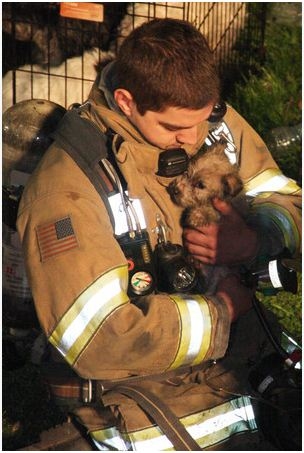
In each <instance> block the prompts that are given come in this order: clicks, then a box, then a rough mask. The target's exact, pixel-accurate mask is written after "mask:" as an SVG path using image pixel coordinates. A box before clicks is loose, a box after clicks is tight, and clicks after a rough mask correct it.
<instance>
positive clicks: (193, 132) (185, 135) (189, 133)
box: [176, 126, 197, 145]
mask: <svg viewBox="0 0 304 453" xmlns="http://www.w3.org/2000/svg"><path fill="white" fill-rule="evenodd" d="M176 141H177V142H178V143H180V144H183V145H184V144H185V145H195V143H196V142H197V126H193V127H191V128H189V129H182V130H181V131H179V132H178V134H177V135H176Z"/></svg>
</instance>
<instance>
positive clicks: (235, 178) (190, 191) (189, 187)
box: [168, 143, 243, 228]
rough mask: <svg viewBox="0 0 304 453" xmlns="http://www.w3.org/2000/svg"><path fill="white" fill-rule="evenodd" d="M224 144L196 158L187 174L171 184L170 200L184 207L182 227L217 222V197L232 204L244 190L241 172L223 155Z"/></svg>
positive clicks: (219, 144) (192, 160)
mask: <svg viewBox="0 0 304 453" xmlns="http://www.w3.org/2000/svg"><path fill="white" fill-rule="evenodd" d="M224 149H225V145H224V144H222V143H218V144H216V145H214V146H213V147H212V148H210V149H209V150H207V151H206V152H205V153H198V154H197V155H196V156H194V157H193V158H192V159H191V160H190V162H189V166H188V170H187V172H186V173H184V174H182V175H180V176H178V177H177V178H175V180H174V181H172V182H171V184H170V185H169V188H168V191H169V194H170V196H171V199H172V201H173V202H174V203H176V204H177V205H179V206H181V207H183V208H185V210H184V213H183V216H182V220H181V221H182V224H183V226H191V227H193V228H196V227H199V226H203V225H207V224H209V223H217V222H218V221H219V219H220V215H219V213H218V211H216V210H215V208H214V207H213V204H212V199H213V198H214V197H217V198H220V199H222V200H225V201H231V200H232V199H233V198H234V197H235V196H236V195H238V194H239V193H240V192H241V191H242V189H243V183H242V180H241V178H240V176H239V174H238V169H237V167H236V166H235V165H232V164H231V163H230V162H229V160H228V158H227V157H226V155H225V153H224Z"/></svg>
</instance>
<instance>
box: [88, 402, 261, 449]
mask: <svg viewBox="0 0 304 453" xmlns="http://www.w3.org/2000/svg"><path fill="white" fill-rule="evenodd" d="M180 421H181V423H182V424H183V425H184V426H185V427H186V429H187V431H188V432H189V434H190V435H191V436H192V437H193V439H195V440H196V442H197V443H198V444H199V445H200V447H201V448H207V447H210V446H211V445H214V444H218V443H219V442H223V441H225V440H226V439H228V438H229V437H230V436H231V435H232V434H236V433H246V432H250V431H256V429H257V425H256V422H255V416H254V412H253V408H252V405H251V402H250V399H249V398H248V397H247V396H244V397H239V398H235V399H233V400H231V401H227V402H225V403H223V404H221V405H219V406H216V407H214V408H212V409H208V410H205V411H202V412H198V413H196V414H192V415H188V416H186V417H182V418H180ZM105 431H106V433H105V434H103V433H104V432H105ZM109 432H110V431H109V430H101V431H99V432H96V433H95V432H94V433H91V435H92V436H94V438H95V439H97V438H98V440H99V441H100V442H101V444H104V445H111V446H112V447H115V446H116V445H117V432H116V430H115V436H113V444H112V443H111V439H110V438H109ZM113 434H114V432H113ZM103 437H104V440H103ZM127 437H128V439H129V442H130V443H131V444H132V449H133V450H136V451H147V450H149V451H162V450H168V449H172V448H173V445H172V443H171V442H170V441H169V439H168V438H167V437H166V436H165V435H164V434H163V432H162V431H161V430H160V428H159V427H158V426H153V427H150V428H146V429H138V430H136V431H134V432H129V433H124V434H123V436H122V435H121V438H123V439H124V443H125V444H126V445H127V444H129V442H128V441H127V440H126V439H127ZM114 442H115V444H114ZM116 448H117V447H116Z"/></svg>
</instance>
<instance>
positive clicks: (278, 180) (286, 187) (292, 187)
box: [245, 168, 301, 197]
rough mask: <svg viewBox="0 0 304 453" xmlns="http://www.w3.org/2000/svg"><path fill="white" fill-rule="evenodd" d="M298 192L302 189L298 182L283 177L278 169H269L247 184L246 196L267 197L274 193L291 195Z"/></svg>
mask: <svg viewBox="0 0 304 453" xmlns="http://www.w3.org/2000/svg"><path fill="white" fill-rule="evenodd" d="M298 191H301V189H300V187H299V186H298V185H297V184H296V182H295V181H293V180H292V179H289V178H287V177H286V176H285V175H283V174H282V172H281V171H280V170H279V169H278V168H269V169H268V170H265V171H263V172H262V173H260V174H258V175H257V176H255V177H254V178H252V179H251V180H250V181H248V182H246V183H245V192H246V195H248V196H251V197H255V196H257V195H259V196H262V197H267V196H270V194H271V193H273V192H276V193H280V194H283V195H290V194H292V193H296V192H298Z"/></svg>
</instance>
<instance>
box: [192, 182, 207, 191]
mask: <svg viewBox="0 0 304 453" xmlns="http://www.w3.org/2000/svg"><path fill="white" fill-rule="evenodd" d="M194 187H195V189H204V188H205V186H204V184H203V183H202V181H197V182H196V183H195V184H194Z"/></svg>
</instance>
